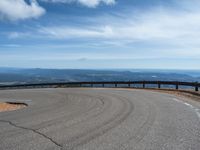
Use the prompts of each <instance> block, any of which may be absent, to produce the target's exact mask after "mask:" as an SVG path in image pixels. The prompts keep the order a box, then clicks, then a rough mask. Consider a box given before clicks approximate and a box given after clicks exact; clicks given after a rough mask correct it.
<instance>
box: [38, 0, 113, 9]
mask: <svg viewBox="0 0 200 150" xmlns="http://www.w3.org/2000/svg"><path fill="white" fill-rule="evenodd" d="M41 1H45V2H53V3H73V2H76V3H80V4H82V5H84V6H87V7H91V8H95V7H97V6H98V5H99V4H100V3H104V4H106V5H113V4H115V0H41Z"/></svg>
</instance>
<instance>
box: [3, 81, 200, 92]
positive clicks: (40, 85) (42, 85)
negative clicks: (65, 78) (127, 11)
mask: <svg viewBox="0 0 200 150" xmlns="http://www.w3.org/2000/svg"><path fill="white" fill-rule="evenodd" d="M136 84H137V85H138V84H140V85H142V87H143V88H146V85H157V87H158V89H160V88H161V85H173V86H175V89H176V90H178V89H179V87H180V86H189V87H193V88H194V89H195V91H199V88H200V83H198V82H178V81H111V82H109V81H108V82H107V81H104V82H62V83H37V84H15V85H0V89H16V88H49V87H63V86H64V87H84V85H89V86H90V87H94V86H95V85H101V87H105V86H106V85H114V87H116V88H117V87H118V86H119V85H127V86H128V87H132V86H133V85H136Z"/></svg>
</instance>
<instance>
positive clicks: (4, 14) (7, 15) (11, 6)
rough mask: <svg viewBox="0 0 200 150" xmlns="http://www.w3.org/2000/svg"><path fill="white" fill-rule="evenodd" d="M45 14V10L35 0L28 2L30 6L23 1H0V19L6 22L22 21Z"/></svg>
mask: <svg viewBox="0 0 200 150" xmlns="http://www.w3.org/2000/svg"><path fill="white" fill-rule="evenodd" d="M44 13H45V9H44V8H42V7H41V6H39V4H38V3H37V1H36V0H30V4H28V3H26V2H25V1H24V0H0V18H1V19H7V20H12V21H15V20H24V19H28V18H38V17H40V16H41V15H43V14H44Z"/></svg>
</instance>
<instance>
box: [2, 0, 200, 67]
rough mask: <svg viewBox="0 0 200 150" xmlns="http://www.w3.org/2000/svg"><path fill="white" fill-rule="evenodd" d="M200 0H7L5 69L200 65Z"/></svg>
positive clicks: (4, 41)
mask: <svg viewBox="0 0 200 150" xmlns="http://www.w3.org/2000/svg"><path fill="white" fill-rule="evenodd" d="M199 8H200V1H199V0H0V67H20V68H70V69H123V68H124V69H127V68H131V69H134V68H137V69H138V68H140V69H145V68H146V69H151V68H152V69H200V9H199Z"/></svg>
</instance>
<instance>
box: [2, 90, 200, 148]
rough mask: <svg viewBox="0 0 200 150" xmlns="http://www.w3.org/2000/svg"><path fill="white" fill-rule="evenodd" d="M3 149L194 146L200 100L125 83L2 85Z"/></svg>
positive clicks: (198, 140)
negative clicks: (5, 107)
mask: <svg viewBox="0 0 200 150" xmlns="http://www.w3.org/2000/svg"><path fill="white" fill-rule="evenodd" d="M0 102H22V103H26V104H28V107H26V108H23V109H20V110H15V111H10V112H1V113H0V149H2V150H27V149H28V150H57V149H58V150H60V149H63V150H199V149H200V104H199V103H198V102H193V101H189V102H187V99H182V98H179V97H176V96H174V95H170V94H164V93H158V92H151V91H144V90H128V89H95V88H94V89H92V88H91V89H90V88H86V89H84V88H82V89H81V88H69V89H64V88H63V89H62V88H57V89H26V90H22V89H21V90H2V91H0Z"/></svg>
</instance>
